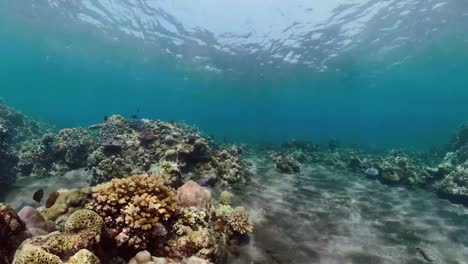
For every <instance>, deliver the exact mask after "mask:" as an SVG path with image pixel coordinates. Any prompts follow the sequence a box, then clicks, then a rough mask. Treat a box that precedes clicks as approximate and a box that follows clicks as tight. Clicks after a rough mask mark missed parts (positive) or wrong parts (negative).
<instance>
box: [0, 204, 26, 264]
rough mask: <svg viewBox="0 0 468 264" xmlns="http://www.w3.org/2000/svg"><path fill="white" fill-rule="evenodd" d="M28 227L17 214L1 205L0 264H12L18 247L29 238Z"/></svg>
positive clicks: (8, 207) (6, 206)
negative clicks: (12, 258) (11, 261)
mask: <svg viewBox="0 0 468 264" xmlns="http://www.w3.org/2000/svg"><path fill="white" fill-rule="evenodd" d="M25 231H26V226H25V225H24V223H23V222H22V221H21V219H20V217H19V216H18V215H17V214H16V212H15V211H14V210H13V209H12V208H11V207H10V206H8V205H6V204H3V203H0V264H7V263H10V260H11V257H12V256H13V253H14V252H15V249H16V248H17V247H18V245H19V244H20V243H21V242H22V240H24V239H25V238H26V237H27V233H26V232H25Z"/></svg>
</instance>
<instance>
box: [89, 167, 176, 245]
mask: <svg viewBox="0 0 468 264" xmlns="http://www.w3.org/2000/svg"><path fill="white" fill-rule="evenodd" d="M87 208H89V209H91V210H93V211H95V212H97V213H98V214H99V215H100V216H102V217H103V218H104V222H105V226H106V231H107V232H108V235H109V237H110V238H112V239H114V240H115V242H116V244H117V246H130V247H132V248H134V249H138V250H140V249H145V248H147V246H148V243H149V242H150V241H151V240H152V239H155V238H157V236H158V235H160V234H161V233H164V232H152V231H153V230H159V229H164V228H163V227H164V225H168V224H169V222H170V220H171V218H172V217H173V216H175V215H176V214H177V212H178V208H177V202H176V194H175V191H174V189H172V188H171V187H168V186H165V185H164V179H163V178H162V177H160V176H149V175H136V176H132V177H128V178H123V179H113V180H112V181H110V182H107V183H104V184H101V185H98V186H96V187H94V188H93V194H92V200H91V202H90V203H89V204H88V205H87ZM161 225H162V226H163V227H161Z"/></svg>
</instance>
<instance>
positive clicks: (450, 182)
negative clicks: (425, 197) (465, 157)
mask: <svg viewBox="0 0 468 264" xmlns="http://www.w3.org/2000/svg"><path fill="white" fill-rule="evenodd" d="M434 189H435V190H436V191H437V192H438V193H439V194H441V195H443V196H445V197H449V198H452V199H454V200H457V201H460V202H462V203H466V204H468V168H466V167H462V166H458V167H457V168H456V169H455V170H453V171H451V172H450V173H449V174H448V175H447V176H445V177H444V178H443V179H442V180H440V181H438V182H436V183H435V184H434Z"/></svg>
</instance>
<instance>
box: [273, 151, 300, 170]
mask: <svg viewBox="0 0 468 264" xmlns="http://www.w3.org/2000/svg"><path fill="white" fill-rule="evenodd" d="M276 169H277V170H278V171H279V172H281V173H288V174H293V173H299V172H301V167H300V164H299V162H298V161H297V160H295V159H294V158H293V157H291V156H285V155H280V156H278V157H277V158H276Z"/></svg>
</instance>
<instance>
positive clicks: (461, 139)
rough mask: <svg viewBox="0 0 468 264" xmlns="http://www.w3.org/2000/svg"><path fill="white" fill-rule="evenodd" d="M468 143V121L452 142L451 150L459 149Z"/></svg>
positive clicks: (460, 128) (459, 129)
mask: <svg viewBox="0 0 468 264" xmlns="http://www.w3.org/2000/svg"><path fill="white" fill-rule="evenodd" d="M466 145H468V123H465V124H462V125H461V126H460V127H459V128H458V130H457V132H456V134H455V136H454V137H453V138H452V141H451V142H450V151H457V150H458V149H460V148H461V147H463V146H466Z"/></svg>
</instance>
